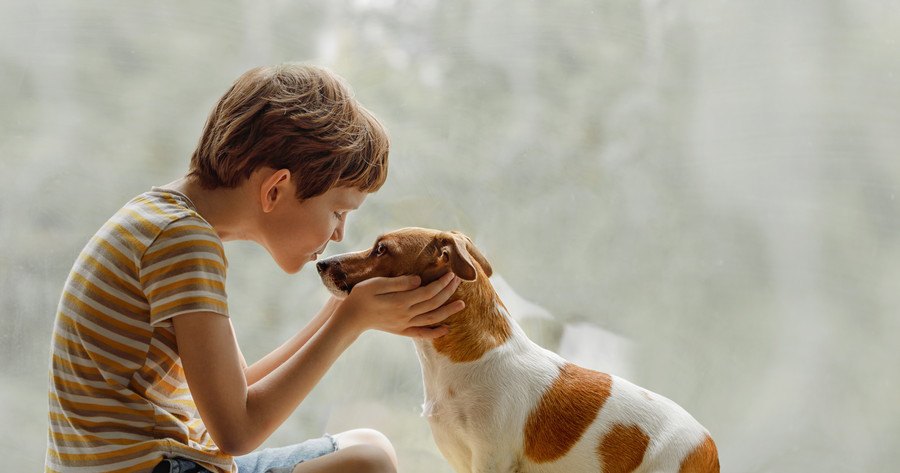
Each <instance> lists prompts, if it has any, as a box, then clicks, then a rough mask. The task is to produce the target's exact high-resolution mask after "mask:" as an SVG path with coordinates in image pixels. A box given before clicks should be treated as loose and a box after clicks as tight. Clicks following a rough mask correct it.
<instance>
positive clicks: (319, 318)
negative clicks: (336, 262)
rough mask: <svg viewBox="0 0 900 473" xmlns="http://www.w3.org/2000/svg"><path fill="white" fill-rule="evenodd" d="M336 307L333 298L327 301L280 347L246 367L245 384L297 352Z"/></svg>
mask: <svg viewBox="0 0 900 473" xmlns="http://www.w3.org/2000/svg"><path fill="white" fill-rule="evenodd" d="M336 307H337V304H336V301H335V300H334V299H332V300H330V301H328V303H326V304H325V305H324V306H323V307H322V310H320V311H319V313H318V314H316V316H315V317H313V319H312V320H310V321H309V323H308V324H306V326H305V327H303V328H302V329H301V330H300V331H299V332H297V334H296V335H294V336H293V337H292V338H291V339H290V340H288V341H286V342H284V343H283V344H282V345H281V346H280V347H278V348H276V349H275V350H273V351H272V352H271V353H269V354H268V355H266V356H264V357H263V358H262V359H260V360H259V361H257V362H256V363H253V364H252V365H250V366H249V367H247V369H246V370H245V371H244V375H245V376H246V378H247V386H253V385H254V384H255V383H256V382H257V381H259V380H260V379H262V378H265V377H266V375H268V374H269V373H271V372H272V370H274V369H275V368H278V367H279V366H281V365H282V364H283V363H284V362H285V361H287V360H288V359H289V358H290V357H291V356H293V355H294V353H297V351H298V350H300V348H302V347H303V345H305V344H306V342H308V341H309V339H311V338H312V337H313V335H315V334H316V332H318V331H319V329H320V328H322V325H324V324H325V321H326V320H328V318H329V317H331V314H333V313H334V309H335V308H336Z"/></svg>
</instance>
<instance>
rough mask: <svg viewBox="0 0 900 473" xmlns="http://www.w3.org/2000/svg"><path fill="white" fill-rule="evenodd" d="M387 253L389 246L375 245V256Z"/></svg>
mask: <svg viewBox="0 0 900 473" xmlns="http://www.w3.org/2000/svg"><path fill="white" fill-rule="evenodd" d="M385 253H387V246H385V244H384V243H379V244H377V245H375V256H381V255H383V254H385Z"/></svg>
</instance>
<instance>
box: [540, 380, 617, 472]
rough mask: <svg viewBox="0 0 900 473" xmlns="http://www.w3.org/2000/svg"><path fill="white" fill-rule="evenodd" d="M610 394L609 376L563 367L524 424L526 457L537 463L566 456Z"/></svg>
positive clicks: (610, 381) (610, 383)
mask: <svg viewBox="0 0 900 473" xmlns="http://www.w3.org/2000/svg"><path fill="white" fill-rule="evenodd" d="M611 390H612V378H611V377H610V376H609V375H608V374H606V373H600V372H598V371H593V370H589V369H586V368H582V367H580V366H577V365H574V364H572V363H566V364H565V365H563V366H562V368H560V370H559V376H557V378H556V380H554V381H553V385H551V386H550V388H549V389H547V391H546V392H544V395H543V396H542V397H541V401H540V403H539V404H538V406H537V407H536V408H535V409H534V410H533V411H531V414H529V416H528V420H527V421H526V423H525V455H526V456H527V457H528V458H529V459H531V460H532V461H534V462H536V463H545V462H550V461H553V460H556V459H558V458H560V457H562V456H563V455H565V454H566V452H568V451H569V450H570V449H571V448H572V447H573V446H574V445H575V444H576V443H578V440H579V439H581V436H582V435H584V432H585V431H586V430H587V428H588V426H590V425H591V423H592V422H593V421H594V419H595V418H596V417H597V414H598V413H599V412H600V408H602V407H603V404H604V403H606V399H607V398H609V393H610V391H611Z"/></svg>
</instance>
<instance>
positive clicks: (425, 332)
mask: <svg viewBox="0 0 900 473" xmlns="http://www.w3.org/2000/svg"><path fill="white" fill-rule="evenodd" d="M448 333H450V329H449V328H448V327H447V326H446V325H438V326H437V327H410V328H408V329H406V330H404V331H403V332H402V333H401V334H400V335H403V336H406V337H415V338H422V339H425V340H433V339H435V338H438V337H443V336H444V335H447V334H448Z"/></svg>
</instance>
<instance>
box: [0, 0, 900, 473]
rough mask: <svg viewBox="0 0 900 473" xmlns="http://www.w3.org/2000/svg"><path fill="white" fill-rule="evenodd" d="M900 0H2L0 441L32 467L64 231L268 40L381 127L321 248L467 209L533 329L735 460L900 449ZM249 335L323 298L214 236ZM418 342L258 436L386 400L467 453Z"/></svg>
mask: <svg viewBox="0 0 900 473" xmlns="http://www.w3.org/2000/svg"><path fill="white" fill-rule="evenodd" d="M898 41H900V3H897V2H892V1H889V0H854V1H850V0H806V1H803V0H788V1H784V0H780V1H775V0H761V1H753V2H749V1H727V0H690V1H688V0H670V1H666V0H642V1H638V0H598V1H574V0H557V1H554V2H543V1H535V0H517V1H508V2H491V1H474V0H465V1H464V0H459V1H452V2H450V1H446V2H440V1H437V0H430V1H429V0H423V1H399V0H357V1H352V2H344V1H329V2H310V1H286V0H282V1H249V0H246V1H215V2H214V1H208V0H207V1H197V2H176V1H160V2H138V1H132V0H127V1H119V2H105V1H103V2H101V1H94V0H81V1H79V2H68V1H60V0H40V1H24V0H17V1H11V0H0V104H2V106H0V425H2V426H3V428H0V458H3V464H4V470H6V471H22V472H25V471H40V469H41V468H42V463H43V457H44V450H45V447H46V425H47V424H46V422H47V421H46V416H47V412H46V409H47V398H46V386H47V366H48V353H49V352H48V350H49V340H50V331H51V328H52V323H53V319H54V315H55V311H56V306H57V303H58V301H59V296H60V293H61V290H62V286H63V283H64V282H65V279H66V276H67V274H68V271H69V269H70V268H71V266H72V263H73V262H74V260H75V257H76V256H77V254H78V253H79V251H80V250H81V248H82V247H83V246H84V244H85V243H87V241H88V239H89V238H90V237H91V236H92V235H93V233H94V232H95V231H96V230H97V229H98V228H99V227H100V226H101V225H102V224H103V223H104V222H105V221H106V219H107V218H109V217H110V216H111V215H112V214H113V213H114V212H115V211H116V210H117V209H118V208H120V207H121V206H122V205H123V204H124V203H125V202H127V201H128V200H130V199H131V198H132V197H134V196H135V195H137V194H139V193H141V192H144V191H146V190H149V188H150V187H151V186H153V185H163V184H166V183H168V182H170V181H172V180H174V179H176V178H178V177H180V176H181V175H182V174H183V173H184V172H185V171H186V168H187V163H188V160H189V158H190V155H191V153H192V151H193V148H194V146H195V144H196V142H197V140H198V138H199V135H200V132H201V129H202V126H203V123H204V120H205V118H206V115H207V113H208V112H209V110H210V109H211V107H212V106H213V104H214V102H215V101H216V100H217V99H218V97H219V96H220V95H221V94H222V93H224V92H225V90H226V89H227V88H228V87H229V86H230V84H231V82H232V81H233V80H234V79H235V78H237V77H238V76H239V75H240V74H241V73H243V72H244V71H245V70H247V69H249V68H251V67H253V66H256V65H261V64H272V63H279V62H286V61H306V62H313V63H316V64H321V65H325V66H328V67H330V68H332V69H333V70H335V71H336V72H337V73H339V74H340V75H342V76H343V77H345V78H346V79H347V80H348V81H349V83H350V84H352V86H353V88H354V90H355V93H356V96H357V98H358V99H359V100H360V101H361V102H362V103H363V104H364V105H366V106H367V107H368V108H370V109H371V110H373V111H374V112H375V113H376V114H377V115H378V116H379V117H380V118H381V119H382V121H383V122H384V123H385V124H386V126H387V128H388V129H389V131H390V133H391V136H392V153H391V175H390V177H389V179H388V182H387V184H386V186H385V187H384V188H383V190H381V191H380V192H379V193H377V194H375V195H373V196H371V197H370V198H369V199H368V200H367V202H366V204H365V205H364V206H363V207H362V208H361V209H360V210H359V211H358V212H355V213H354V214H352V215H351V217H350V223H349V226H348V231H347V236H346V239H345V240H344V241H343V242H342V243H340V244H332V245H330V246H329V251H328V252H327V253H326V255H327V254H336V253H339V252H343V251H349V250H355V249H359V248H361V247H364V246H368V245H370V244H371V243H372V241H374V239H375V237H376V236H377V235H378V234H379V233H381V232H384V231H388V230H392V229H395V228H398V227H401V226H410V225H415V226H426V227H434V228H441V229H458V230H462V231H464V232H465V233H467V234H469V235H470V236H471V237H473V238H474V239H475V241H476V243H477V244H478V245H479V247H480V248H481V249H482V250H483V251H484V252H485V253H486V254H487V256H488V258H489V260H490V261H491V263H492V264H493V267H494V268H495V270H496V272H497V274H498V275H499V276H500V278H501V279H498V285H499V284H501V283H502V285H503V287H504V288H505V289H504V290H505V292H504V294H511V292H510V291H514V292H515V293H516V294H517V295H518V296H513V295H509V296H508V297H509V298H513V297H515V298H516V300H517V301H518V302H517V304H516V309H515V310H514V312H516V313H515V314H514V315H516V316H517V317H519V318H521V319H522V321H523V326H525V327H526V329H527V330H528V332H529V333H530V334H531V336H532V337H533V338H534V339H535V340H536V341H539V342H540V343H541V344H543V345H544V346H546V347H548V348H551V349H554V350H557V351H560V352H563V353H564V354H568V355H570V356H572V357H574V358H576V359H577V360H578V361H579V362H582V363H584V364H586V365H589V366H592V367H597V368H600V369H608V370H610V371H613V373H615V374H625V375H627V376H628V377H629V378H630V379H631V380H632V381H634V382H636V383H638V384H640V385H642V386H645V387H647V388H648V389H651V390H653V391H656V392H659V393H661V394H663V395H665V396H667V397H669V398H671V399H673V400H675V401H676V402H678V403H679V404H681V405H682V406H684V407H685V408H686V409H687V410H688V411H690V412H691V413H692V414H693V415H694V416H695V417H696V418H697V419H698V420H700V421H701V422H702V423H703V424H704V425H706V426H707V427H708V428H709V429H710V430H711V432H712V433H713V436H714V438H715V439H716V441H717V443H718V445H719V449H720V454H721V459H722V465H723V471H727V472H738V473H749V472H779V473H787V472H811V471H815V472H860V471H867V472H887V471H895V470H894V468H896V466H895V465H897V464H898V462H900V449H898V448H897V447H898V446H900V369H898V366H900V352H898V348H897V346H898V343H897V339H898V334H900V314H898V308H900V288H898V283H900V200H898V194H900V156H898V153H900V45H898ZM226 254H227V256H228V258H229V262H230V266H229V281H228V286H227V289H228V293H229V298H230V304H231V313H232V319H233V321H234V324H235V326H236V329H237V333H238V337H239V340H240V343H241V346H242V348H243V350H244V352H245V355H246V357H247V359H248V361H251V362H252V361H255V360H257V359H259V358H260V357H261V356H262V355H263V354H265V353H267V352H268V351H269V350H271V349H273V348H275V347H276V346H278V345H279V344H280V343H281V342H282V341H284V340H285V339H287V338H288V337H289V336H290V334H292V333H294V332H295V331H296V330H299V329H300V328H301V327H302V326H303V325H304V324H305V323H306V322H307V321H308V320H309V319H310V318H311V317H312V316H313V314H314V313H315V312H316V311H317V309H318V308H319V307H320V306H321V304H322V303H324V301H325V300H326V298H327V294H326V291H325V290H324V289H323V287H322V286H321V284H320V282H319V281H318V278H317V277H316V275H315V271H314V268H312V267H309V268H306V269H304V270H303V271H302V272H301V273H300V274H298V275H294V276H288V275H285V274H283V273H282V272H281V271H280V270H279V268H278V267H277V266H276V265H275V263H274V262H273V261H272V260H271V259H270V258H269V256H268V254H267V253H266V252H265V250H263V249H262V248H260V247H257V246H255V245H254V244H250V243H243V242H238V243H228V244H226ZM422 400H423V390H422V385H421V374H420V371H419V366H418V361H417V359H416V356H415V353H414V348H413V344H412V342H411V341H410V340H408V339H403V338H400V337H394V336H390V335H386V334H382V333H368V334H366V335H364V336H363V337H362V338H361V339H360V340H359V342H358V343H356V344H355V345H354V346H353V347H352V348H351V349H349V350H348V351H347V352H345V354H344V355H343V356H342V357H341V359H340V360H339V361H338V362H337V363H336V364H335V365H334V367H333V369H332V370H331V371H330V372H329V374H328V375H327V376H326V378H325V379H324V380H323V381H322V382H321V384H320V385H319V386H318V387H317V388H316V390H315V391H314V392H313V393H312V394H311V396H310V397H309V398H308V399H307V400H306V401H305V402H304V403H303V404H302V405H301V407H300V408H299V409H298V410H297V411H296V413H295V415H294V416H293V417H292V418H291V419H290V420H289V421H288V422H287V423H285V424H284V425H283V426H282V428H281V429H280V430H279V431H278V432H277V433H276V434H275V435H274V436H273V437H272V438H270V439H269V441H268V442H267V444H266V445H267V446H277V445H284V444H287V443H295V442H298V441H301V440H303V439H306V438H310V437H317V436H319V435H321V434H322V432H332V433H334V432H339V431H342V430H347V429H351V428H356V427H372V428H376V429H378V430H381V431H382V432H384V433H386V434H387V435H388V436H389V437H390V438H391V439H392V441H393V442H394V445H395V446H396V448H397V450H398V452H399V456H400V461H401V470H402V471H404V472H449V471H450V469H449V467H448V466H447V465H446V462H445V461H444V460H443V459H442V457H441V456H440V454H439V453H438V451H437V448H436V447H435V445H434V443H433V441H432V439H431V435H430V432H429V429H428V426H427V422H426V421H425V419H423V418H421V417H420V412H421V403H422Z"/></svg>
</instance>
